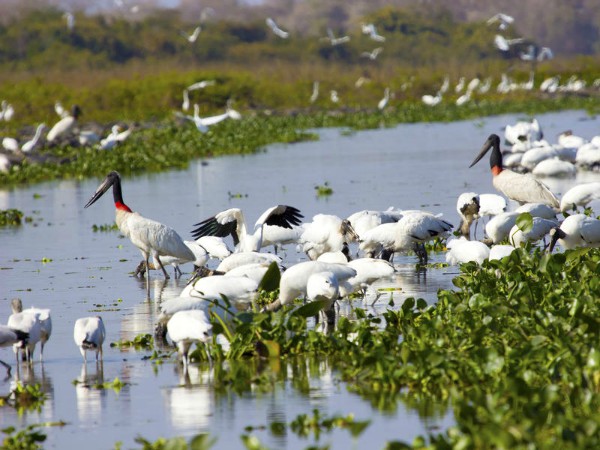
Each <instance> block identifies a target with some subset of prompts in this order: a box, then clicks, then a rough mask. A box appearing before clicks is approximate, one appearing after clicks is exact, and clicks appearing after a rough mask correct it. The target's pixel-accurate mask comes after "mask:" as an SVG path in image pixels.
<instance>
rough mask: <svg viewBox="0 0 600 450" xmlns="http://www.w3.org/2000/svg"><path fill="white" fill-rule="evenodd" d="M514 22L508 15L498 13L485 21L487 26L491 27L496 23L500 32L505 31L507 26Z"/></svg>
mask: <svg viewBox="0 0 600 450" xmlns="http://www.w3.org/2000/svg"><path fill="white" fill-rule="evenodd" d="M514 21H515V18H514V17H512V16H509V15H508V14H503V13H498V14H495V15H493V16H492V17H490V18H489V19H488V20H487V22H486V23H487V24H488V25H491V24H493V23H498V28H499V29H500V30H505V29H506V28H507V27H508V26H509V25H511V24H512V23H513V22H514Z"/></svg>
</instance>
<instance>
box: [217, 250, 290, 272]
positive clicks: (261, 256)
mask: <svg viewBox="0 0 600 450" xmlns="http://www.w3.org/2000/svg"><path fill="white" fill-rule="evenodd" d="M272 262H275V263H277V264H281V258H280V257H279V256H277V255H273V254H271V253H258V252H243V253H232V254H231V255H229V256H228V257H226V258H225V259H223V261H221V263H220V264H219V265H218V266H217V271H218V272H229V271H230V270H233V269H235V268H236V267H239V266H244V265H246V264H263V263H266V264H270V263H272Z"/></svg>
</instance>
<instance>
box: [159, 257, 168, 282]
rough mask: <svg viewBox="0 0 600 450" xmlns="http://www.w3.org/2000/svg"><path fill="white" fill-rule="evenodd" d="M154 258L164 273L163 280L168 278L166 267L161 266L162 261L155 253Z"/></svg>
mask: <svg viewBox="0 0 600 450" xmlns="http://www.w3.org/2000/svg"><path fill="white" fill-rule="evenodd" d="M156 260H157V261H158V265H159V266H160V268H161V269H162V271H163V273H164V274H165V280H168V279H169V278H170V277H169V274H168V273H167V269H165V266H163V263H162V261H161V260H160V257H159V256H158V255H157V256H156Z"/></svg>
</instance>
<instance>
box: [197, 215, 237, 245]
mask: <svg viewBox="0 0 600 450" xmlns="http://www.w3.org/2000/svg"><path fill="white" fill-rule="evenodd" d="M243 223H244V215H243V214H242V210H241V209H239V208H231V209H227V210H225V211H222V212H220V213H218V214H215V215H214V216H213V217H209V218H208V219H205V220H203V221H202V222H199V223H197V224H195V225H194V226H195V227H197V228H195V229H194V230H192V236H193V237H194V239H198V238H200V237H202V236H218V237H226V236H229V235H231V236H232V237H233V244H234V245H237V244H238V243H239V242H240V231H239V230H238V228H239V227H240V226H241V225H242V224H243Z"/></svg>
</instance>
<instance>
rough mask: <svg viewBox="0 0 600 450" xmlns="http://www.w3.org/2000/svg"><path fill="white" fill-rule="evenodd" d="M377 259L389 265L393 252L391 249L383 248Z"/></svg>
mask: <svg viewBox="0 0 600 450" xmlns="http://www.w3.org/2000/svg"><path fill="white" fill-rule="evenodd" d="M379 257H380V258H381V259H383V260H385V261H388V262H390V263H391V262H392V261H393V260H394V251H393V250H391V249H387V248H384V249H382V250H381V252H380V253H379Z"/></svg>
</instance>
